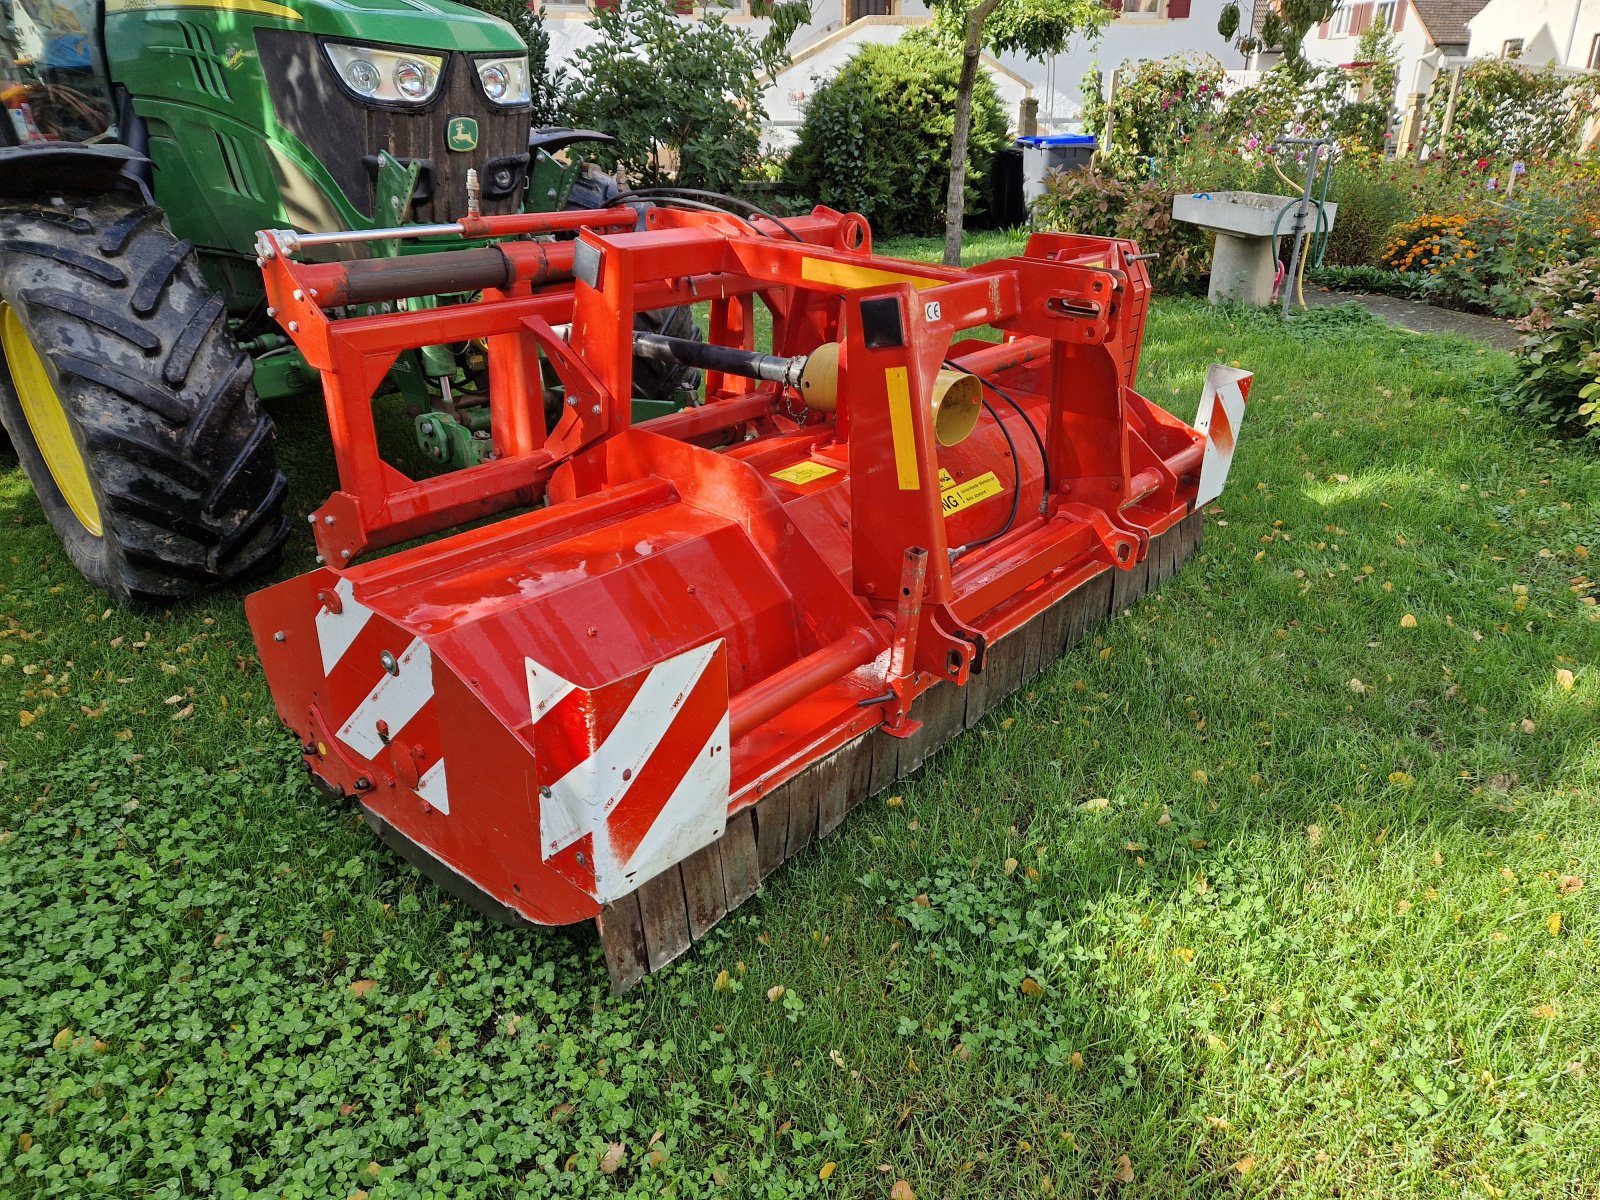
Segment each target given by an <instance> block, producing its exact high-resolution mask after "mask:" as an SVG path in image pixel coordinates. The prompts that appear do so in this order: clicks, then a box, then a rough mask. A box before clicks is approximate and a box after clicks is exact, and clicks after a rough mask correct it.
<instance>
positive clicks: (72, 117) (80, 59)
mask: <svg viewBox="0 0 1600 1200" xmlns="http://www.w3.org/2000/svg"><path fill="white" fill-rule="evenodd" d="M97 8H98V5H97V3H96V0H0V14H3V16H4V18H5V23H4V25H3V26H0V100H3V101H4V103H5V108H6V120H5V122H4V123H3V124H0V145H6V144H17V143H22V144H29V143H35V142H98V141H104V140H108V139H115V137H116V127H115V125H114V123H113V121H114V118H113V110H112V106H111V97H110V90H109V89H108V88H107V86H106V71H105V59H104V55H103V54H102V53H101V46H100V22H99V14H98V12H97V11H96V10H97Z"/></svg>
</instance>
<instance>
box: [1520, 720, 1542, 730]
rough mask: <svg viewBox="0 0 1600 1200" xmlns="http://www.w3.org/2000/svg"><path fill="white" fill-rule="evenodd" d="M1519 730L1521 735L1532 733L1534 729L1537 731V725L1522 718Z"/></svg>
mask: <svg viewBox="0 0 1600 1200" xmlns="http://www.w3.org/2000/svg"><path fill="white" fill-rule="evenodd" d="M1521 728H1522V732H1523V733H1532V732H1533V731H1534V730H1535V729H1537V728H1539V727H1538V726H1537V725H1535V724H1534V723H1533V722H1532V721H1530V720H1528V718H1527V717H1523V718H1522V726H1521Z"/></svg>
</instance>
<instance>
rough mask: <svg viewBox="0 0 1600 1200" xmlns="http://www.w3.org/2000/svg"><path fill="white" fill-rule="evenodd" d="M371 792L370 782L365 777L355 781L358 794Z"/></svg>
mask: <svg viewBox="0 0 1600 1200" xmlns="http://www.w3.org/2000/svg"><path fill="white" fill-rule="evenodd" d="M371 790H372V780H370V779H368V778H367V777H366V776H365V775H363V776H361V778H360V779H357V780H356V791H358V792H370V791H371Z"/></svg>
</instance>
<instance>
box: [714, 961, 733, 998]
mask: <svg viewBox="0 0 1600 1200" xmlns="http://www.w3.org/2000/svg"><path fill="white" fill-rule="evenodd" d="M732 982H733V976H731V975H729V974H728V969H727V968H726V967H724V968H723V969H722V970H720V971H718V972H717V978H716V980H715V981H714V982H713V983H712V984H711V990H712V991H713V992H725V991H727V990H728V986H729V984H731V983H732Z"/></svg>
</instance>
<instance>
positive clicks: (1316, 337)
mask: <svg viewBox="0 0 1600 1200" xmlns="http://www.w3.org/2000/svg"><path fill="white" fill-rule="evenodd" d="M991 242H992V243H993V244H994V245H995V246H998V245H1000V244H1001V239H989V240H988V241H986V242H984V243H983V245H982V247H981V249H983V250H989V249H991V248H992V247H991V244H990V243H991ZM897 248H898V249H900V250H901V251H902V252H904V251H905V250H906V249H907V247H906V246H905V245H904V244H901V245H899V246H898V247H897ZM916 248H917V247H911V249H916ZM1217 360H1221V361H1225V362H1236V363H1240V364H1243V365H1246V366H1249V367H1251V368H1253V369H1254V370H1255V371H1256V373H1257V375H1256V387H1255V391H1254V393H1253V394H1252V397H1251V406H1250V415H1249V418H1248V420H1247V422H1246V424H1245V427H1244V430H1243V436H1242V443H1241V449H1240V454H1239V457H1238V459H1237V460H1236V462H1235V465H1234V472H1233V479H1232V481H1231V484H1230V489H1229V491H1228V492H1227V494H1226V495H1225V496H1224V497H1223V500H1222V502H1221V505H1220V509H1219V511H1217V512H1215V513H1214V514H1213V515H1211V516H1210V517H1208V519H1207V526H1206V544H1205V547H1204V549H1203V551H1202V553H1201V555H1200V556H1199V557H1198V558H1197V559H1196V561H1194V562H1193V563H1192V564H1191V565H1190V567H1189V568H1188V569H1187V570H1186V571H1185V572H1184V573H1183V574H1182V575H1180V576H1179V577H1178V578H1177V579H1175V580H1173V581H1172V582H1171V583H1170V584H1168V585H1167V586H1166V587H1165V588H1164V589H1163V590H1162V591H1161V592H1160V594H1158V595H1154V596H1152V597H1150V598H1149V599H1147V600H1146V601H1144V602H1143V603H1142V604H1140V605H1139V606H1138V607H1137V608H1135V609H1134V610H1133V611H1131V612H1130V613H1128V614H1126V615H1124V616H1122V617H1121V618H1119V619H1118V620H1116V621H1115V622H1113V623H1111V624H1109V625H1107V626H1105V627H1103V628H1101V629H1099V630H1097V631H1095V633H1094V634H1092V635H1091V636H1090V637H1089V638H1088V639H1087V640H1086V641H1085V642H1084V643H1083V644H1081V645H1080V646H1079V647H1078V648H1077V649H1075V650H1074V651H1072V652H1071V653H1069V654H1068V655H1067V656H1066V657H1065V658H1064V659H1063V660H1062V661H1061V662H1060V663H1058V664H1057V665H1056V666H1054V667H1053V668H1051V669H1050V670H1048V671H1047V672H1046V673H1045V674H1044V675H1042V676H1041V677H1040V678H1039V679H1037V680H1036V681H1035V682H1034V683H1032V684H1030V685H1029V687H1028V688H1027V690H1026V691H1025V693H1023V694H1021V695H1018V696H1016V697H1014V698H1013V699H1011V700H1010V701H1008V702H1007V703H1005V704H1003V705H1002V706H1001V707H999V708H998V709H997V710H996V711H995V712H994V713H993V714H992V715H991V716H990V717H989V718H988V719H987V720H986V721H985V722H984V723H983V724H982V725H981V726H979V727H978V728H977V729H975V730H974V731H973V732H972V733H970V734H969V735H968V736H966V737H965V738H964V739H962V740H960V741H959V742H957V743H956V744H955V745H954V746H953V748H951V749H949V750H948V751H946V752H944V753H942V754H939V755H937V756H936V757H935V758H933V759H932V760H931V761H930V762H929V764H928V765H927V766H925V767H924V768H923V770H922V771H921V772H920V773H918V774H917V775H916V776H914V777H913V778H911V779H909V780H907V781H906V782H905V783H904V784H903V785H902V786H901V787H899V788H898V789H895V791H894V793H893V794H892V796H891V798H888V799H887V800H886V799H883V798H880V799H877V800H874V801H872V802H870V803H869V804H867V805H865V806H863V808H861V809H860V810H858V811H857V813H856V814H855V815H853V816H852V817H851V818H850V819H849V820H848V821H847V822H846V823H845V824H844V826H843V827H842V828H841V829H840V830H839V831H838V832H837V833H835V834H834V835H833V836H831V837H830V838H828V839H827V840H826V841H825V842H824V843H822V844H821V845H820V846H819V847H817V848H813V849H812V850H809V851H807V852H806V853H805V854H803V855H802V856H801V857H800V858H798V859H796V860H795V861H794V862H792V863H791V864H789V865H788V866H787V867H786V868H785V869H784V870H782V871H781V872H780V873H779V874H778V875H777V876H775V877H774V878H773V880H772V881H770V883H769V885H768V886H767V888H766V889H765V891H764V893H763V895H762V896H761V897H759V898H758V899H757V900H756V901H754V902H753V903H751V904H750V905H747V906H746V907H745V908H744V909H742V910H741V911H740V912H739V914H737V915H736V916H735V917H734V918H733V919H731V920H729V921H728V922H726V923H725V925H724V926H723V927H722V929H721V930H720V931H719V932H718V933H716V934H714V935H713V937H712V938H711V940H710V941H709V942H708V943H706V944H704V945H703V946H702V947H701V948H700V949H699V951H698V952H696V953H694V954H692V955H690V956H689V958H688V959H687V961H685V962H683V963H682V964H681V965H679V966H677V967H674V968H673V969H671V970H669V971H667V972H665V973H664V974H662V975H659V976H657V977H654V978H652V979H650V980H647V981H646V982H645V983H644V984H643V985H642V986H641V987H640V988H639V989H638V990H637V991H635V992H634V993H632V994H631V995H629V996H628V997H626V998H625V999H622V1000H616V999H613V998H611V997H610V996H609V995H608V993H607V987H606V980H605V971H604V967H603V965H602V963H601V960H600V954H599V951H598V948H597V947H596V945H595V944H594V942H593V939H592V937H590V936H586V935H584V934H582V933H577V934H574V933H570V932H551V933H543V934H539V933H535V934H529V933H521V932H511V931H507V930H504V929H500V928H497V927H495V926H492V925H488V924H486V923H485V922H484V921H483V920H481V919H479V918H478V917H477V916H475V915H473V914H471V913H470V912H468V911H466V910H464V909H463V908H462V907H460V906H457V905H453V904H452V903H450V902H449V900H448V899H447V898H446V897H445V896H444V895H443V894H442V893H441V892H440V891H439V890H437V889H436V888H434V887H432V886H431V885H429V884H428V883H426V882H425V881H424V880H423V879H421V878H420V877H419V876H418V875H417V874H416V873H415V872H414V871H413V870H411V869H410V868H408V867H406V866H405V865H404V864H402V863H401V862H399V861H398V860H397V859H396V858H394V857H393V856H391V855H390V854H389V853H387V852H386V851H385V850H383V849H382V848H381V847H380V846H379V845H378V844H377V843H376V842H375V841H374V840H373V839H372V838H370V837H369V836H368V834H367V833H366V832H365V830H364V828H363V827H362V826H361V825H360V822H359V820H358V818H357V815H356V811H355V809H354V807H353V806H351V805H337V804H333V803H329V802H327V801H325V800H323V799H321V798H319V796H318V795H317V793H316V792H314V791H313V789H312V788H311V786H310V785H309V784H308V783H307V782H306V779H305V777H304V776H303V775H302V774H301V772H300V770H299V767H298V764H297V759H298V753H297V747H296V746H295V744H294V742H293V741H292V740H291V739H290V738H289V737H287V736H285V735H284V734H283V733H281V732H280V731H279V728H278V726H277V722H276V719H275V717H274V715H273V712H272V706H271V703H270V701H269V698H268V696H267V692H266V688H265V686H264V684H263V681H262V676H261V672H260V670H259V668H258V667H257V665H256V661H255V654H254V651H253V649H252V646H251V643H250V639H249V636H248V632H247V630H246V627H245V622H244V617H243V611H242V607H241V604H240V597H239V596H237V595H230V596H221V597H218V598H217V599H216V600H215V601H214V602H213V603H211V604H210V605H208V606H206V607H203V608H190V609H185V610H182V611H179V612H175V613H170V614H166V615H143V616H136V615H129V614H125V613H121V612H117V611H113V610H110V609H108V608H107V607H106V603H105V601H104V599H103V598H102V597H101V596H99V595H97V594H95V593H92V592H90V591H89V590H88V589H87V588H86V587H85V586H84V585H83V584H82V583H80V582H79V581H78V579H77V578H76V577H75V576H74V575H73V574H72V573H71V572H70V570H69V569H68V567H67V565H66V563H65V560H64V559H63V558H62V556H61V555H60V554H59V553H58V552H57V549H56V546H55V544H54V543H53V541H52V540H51V538H50V537H49V536H48V535H47V534H46V532H45V530H44V526H43V523H42V521H41V518H40V514H39V510H38V508H37V506H36V505H35V504H34V502H33V501H32V499H31V498H30V496H29V494H28V491H27V488H26V485H25V484H24V482H23V480H22V478H21V476H20V474H19V473H18V472H17V471H16V470H15V467H14V464H11V463H9V462H8V463H7V464H6V465H4V466H0V528H3V530H4V537H3V539H0V573H3V577H0V760H3V762H0V933H3V935H4V941H5V955H4V961H3V964H0V1195H4V1196H5V1197H8V1198H11V1197H16V1198H21V1197H31V1196H45V1195H50V1196H71V1197H89V1196H105V1197H134V1196H207V1197H210V1196H221V1197H231V1196H237V1195H263V1196H282V1197H308V1198H309V1197H316V1198H326V1197H334V1198H336V1200H344V1198H345V1197H352V1196H361V1195H365V1196H368V1197H370V1200H378V1198H379V1197H412V1196H439V1197H446V1196H448V1197H512V1196H538V1195H557V1196H613V1195H621V1194H630V1195H636V1196H658V1195H666V1196H676V1197H699V1196H719V1197H730V1198H743V1197H756V1196H759V1197H766V1196H790V1195H816V1196H837V1197H875V1198H877V1197H888V1196H890V1195H891V1190H892V1189H897V1181H901V1180H904V1181H905V1183H906V1184H907V1185H908V1186H909V1188H910V1190H911V1194H914V1195H915V1196H916V1197H919V1198H921V1200H931V1198H936V1197H970V1198H979V1197H999V1196H1005V1197H1010V1196H1045V1197H1048V1196H1073V1197H1078V1196H1081V1197H1102V1196H1112V1195H1114V1196H1118V1197H1148V1198H1151V1200H1156V1198H1161V1200H1167V1198H1169V1197H1200V1196H1204V1197H1214V1196H1235V1195H1237V1196H1256V1195H1258V1196H1273V1197H1278V1196H1293V1197H1312V1196H1319V1197H1320V1196H1384V1197H1413V1196H1415V1197H1424V1196H1426V1197H1451V1198H1457V1197H1478V1196H1482V1197H1490V1198H1493V1197H1500V1196H1507V1197H1523V1196H1547V1197H1568V1198H1570V1197H1591V1198H1592V1197H1596V1196H1600V957H1597V954H1596V938H1597V936H1600V919H1597V914H1596V906H1595V899H1596V897H1597V896H1600V827H1597V821H1596V816H1597V807H1600V806H1597V801H1596V795H1597V790H1600V712H1597V710H1600V665H1597V660H1600V620H1597V619H1596V617H1597V611H1600V610H1597V607H1596V606H1595V605H1593V604H1592V603H1586V601H1587V600H1592V599H1593V596H1594V593H1595V591H1596V589H1595V587H1594V585H1592V584H1590V583H1589V582H1588V578H1589V576H1590V575H1591V574H1596V573H1600V567H1597V566H1596V565H1594V564H1593V562H1592V560H1591V559H1590V556H1589V550H1588V549H1585V548H1586V547H1587V548H1592V549H1593V550H1594V553H1595V554H1596V555H1597V556H1600V462H1597V461H1596V459H1595V458H1594V456H1593V455H1592V454H1589V453H1587V452H1585V451H1584V450H1582V449H1580V448H1577V447H1574V446H1568V445H1557V444H1552V443H1549V442H1546V441H1542V440H1541V439H1540V438H1539V436H1538V435H1537V434H1535V433H1533V432H1531V431H1529V430H1528V429H1526V428H1523V427H1521V426H1519V425H1518V424H1517V423H1516V422H1515V421H1514V420H1512V419H1510V418H1509V417H1508V416H1507V415H1506V414H1505V413H1504V412H1503V411H1501V410H1500V409H1498V408H1496V407H1495V406H1494V405H1493V404H1492V403H1490V402H1489V401H1488V399H1487V397H1488V395H1489V392H1490V390H1491V388H1492V385H1493V382H1494V379H1495V378H1496V377H1497V376H1498V375H1499V374H1500V373H1502V372H1503V371H1504V368H1505V359H1504V358H1503V357H1502V356H1499V355H1497V354H1494V353H1492V352H1489V351H1483V350H1480V349H1478V348H1476V347H1474V346H1473V345H1471V344H1468V343H1465V342H1461V341H1454V340H1445V339H1433V338H1424V337H1417V336H1411V335H1407V334H1403V333H1399V332H1395V331H1392V330H1390V329H1388V328H1386V327H1383V326H1381V325H1378V324H1376V323H1375V322H1372V321H1370V320H1366V319H1361V318H1359V317H1357V316H1353V315H1351V314H1350V313H1348V312H1334V313H1332V314H1326V313H1324V314H1316V315H1313V316H1312V317H1309V318H1306V319H1304V320H1303V321H1301V322H1299V323H1297V324H1296V325H1294V326H1292V327H1291V328H1289V329H1287V330H1285V329H1283V328H1281V327H1279V326H1278V325H1277V324H1276V323H1275V321H1274V320H1272V319H1271V318H1269V317H1264V316H1255V315H1246V314H1239V313H1230V312H1220V311H1216V310H1212V309H1209V308H1207V307H1206V306H1205V305H1204V304H1202V303H1199V302H1196V301H1190V300H1167V301H1163V302H1161V303H1159V304H1158V305H1157V306H1156V308H1155V310H1154V312H1153V314H1152V318H1151V322H1150V329H1149V334H1148V337H1147V339H1146V343H1145V355H1144V366H1143V374H1142V386H1143V388H1144V389H1145V391H1146V393H1147V394H1149V395H1150V396H1152V397H1153V398H1155V399H1156V400H1158V401H1161V402H1163V403H1170V404H1171V406H1172V407H1173V408H1174V410H1175V411H1177V412H1178V413H1179V414H1180V415H1183V416H1185V417H1192V416H1193V413H1194V407H1195V404H1196V402H1197V399H1198V392H1199V388H1200V383H1201V379H1202V377H1203V374H1204V370H1205V367H1206V364H1207V363H1210V362H1213V361H1217ZM280 428H281V431H282V432H281V439H282V443H283V448H284V458H285V460H286V463H287V465H288V467H289V468H290V470H291V476H292V479H293V482H294V486H295V492H294V496H293V503H294V504H295V506H296V509H297V514H296V515H297V517H298V516H300V515H301V514H303V513H304V512H305V511H306V510H307V509H308V508H310V507H311V506H313V505H314V504H315V503H317V502H319V501H320V499H321V497H322V495H323V494H324V493H325V491H326V490H327V488H328V487H329V484H330V482H331V479H330V475H331V468H330V463H329V457H328V451H327V446H326V430H325V426H324V424H323V421H322V419H321V417H320V415H319V414H318V413H317V412H316V411H313V410H311V409H304V410H294V411H287V412H283V413H281V414H280ZM302 519H303V518H302ZM309 556H310V549H309V545H308V540H307V539H305V538H304V537H302V536H297V540H296V543H295V548H294V551H293V562H292V564H291V565H292V567H294V568H296V569H299V568H303V567H304V566H305V565H307V563H308V561H309ZM1583 884H1587V886H1582V885H1583ZM777 989H783V990H782V992H781V994H780V993H779V991H778V990H777ZM893 1194H894V1195H896V1196H897V1197H899V1196H903V1195H905V1194H907V1193H906V1192H905V1191H904V1190H903V1189H898V1190H895V1191H894V1192H893Z"/></svg>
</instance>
